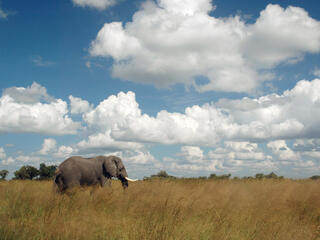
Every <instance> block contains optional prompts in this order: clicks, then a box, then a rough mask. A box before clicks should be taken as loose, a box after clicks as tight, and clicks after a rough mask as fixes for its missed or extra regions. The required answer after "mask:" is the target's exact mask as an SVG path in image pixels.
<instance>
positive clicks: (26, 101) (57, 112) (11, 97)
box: [0, 83, 80, 135]
mask: <svg viewBox="0 0 320 240" xmlns="http://www.w3.org/2000/svg"><path fill="white" fill-rule="evenodd" d="M42 101H46V102H42ZM79 127H80V123H77V122H73V121H72V119H71V118H70V117H69V116H68V106H67V103H66V102H65V101H63V100H61V99H53V98H52V97H50V96H49V95H48V94H47V93H46V89H45V88H44V87H42V86H40V85H39V84H37V83H33V84H32V86H31V87H28V88H23V87H14V88H9V89H6V90H4V92H3V95H2V96H1V98H0V133H1V132H2V133H4V132H15V133H22V132H23V133H45V134H53V135H64V134H75V133H76V132H77V129H78V128H79Z"/></svg>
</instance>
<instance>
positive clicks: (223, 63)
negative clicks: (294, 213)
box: [90, 0, 320, 92]
mask: <svg viewBox="0 0 320 240" xmlns="http://www.w3.org/2000/svg"><path fill="white" fill-rule="evenodd" d="M213 9H214V6H213V5H212V2H211V0H201V1H199V0H188V1H181V0H172V1H169V0H158V1H156V2H153V1H147V2H145V3H144V4H143V5H142V7H141V9H140V10H139V11H137V12H136V13H135V14H134V15H133V18H132V22H128V23H126V24H124V23H121V22H111V23H106V24H104V26H103V27H102V29H101V30H100V31H99V32H98V34H97V37H96V39H95V40H94V41H92V43H91V46H90V54H91V55H92V56H102V57H111V58H113V59H114V63H113V66H112V73H113V76H115V77H119V78H122V79H125V80H130V81H134V82H140V83H148V84H153V85H155V86H157V87H168V86H170V85H174V84H177V83H183V84H185V85H186V86H194V87H195V89H197V90H198V91H209V90H215V91H228V92H252V91H254V90H255V89H256V88H257V87H259V86H260V85H261V83H262V82H263V81H266V80H270V79H272V78H273V74H272V68H274V67H276V66H277V65H279V64H281V63H294V62H297V61H300V60H301V59H302V58H303V56H304V54H306V53H317V52H319V51H320V41H319V40H320V22H319V21H317V20H315V19H312V18H311V17H310V16H309V15H308V13H307V12H306V11H305V10H304V9H302V8H299V7H292V6H289V7H287V8H282V7H280V6H279V5H272V4H269V5H268V6H267V7H266V8H265V9H264V10H263V11H261V13H260V16H259V18H258V19H257V20H256V22H255V23H253V24H248V23H246V22H245V21H244V20H243V19H242V18H241V17H239V16H234V17H228V18H216V17H214V16H211V15H209V12H210V11H211V10H213ZM213 15H214V13H213ZM200 76H201V77H203V78H204V79H207V82H206V83H202V84H201V83H199V82H197V81H196V79H197V77H200Z"/></svg>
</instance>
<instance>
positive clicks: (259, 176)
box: [256, 173, 266, 179]
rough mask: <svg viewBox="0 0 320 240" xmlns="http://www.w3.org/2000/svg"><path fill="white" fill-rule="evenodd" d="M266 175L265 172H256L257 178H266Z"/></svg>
mask: <svg viewBox="0 0 320 240" xmlns="http://www.w3.org/2000/svg"><path fill="white" fill-rule="evenodd" d="M265 177H266V176H265V175H264V174H263V173H257V174H256V178H257V179H262V178H265Z"/></svg>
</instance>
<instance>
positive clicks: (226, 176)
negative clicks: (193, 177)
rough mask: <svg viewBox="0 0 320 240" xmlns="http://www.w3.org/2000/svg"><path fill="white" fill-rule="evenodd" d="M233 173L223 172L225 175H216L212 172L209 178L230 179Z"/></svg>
mask: <svg viewBox="0 0 320 240" xmlns="http://www.w3.org/2000/svg"><path fill="white" fill-rule="evenodd" d="M230 177H231V174H230V173H229V174H223V175H220V176H218V175H216V174H215V173H211V174H210V176H209V177H208V178H209V179H219V180H226V179H230Z"/></svg>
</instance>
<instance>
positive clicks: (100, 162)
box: [54, 156, 128, 192]
mask: <svg viewBox="0 0 320 240" xmlns="http://www.w3.org/2000/svg"><path fill="white" fill-rule="evenodd" d="M112 177H116V178H118V179H119V180H120V181H121V183H122V186H123V188H127V187H128V181H127V180H126V179H125V177H128V174H127V171H126V169H125V167H124V165H123V163H122V161H121V159H120V158H118V157H116V156H108V157H105V156H98V157H94V158H83V157H79V156H74V157H70V158H68V159H66V160H65V161H63V162H62V163H61V164H60V165H59V167H58V168H57V170H56V173H55V177H54V184H55V185H56V186H57V188H58V191H59V192H64V191H65V190H67V189H69V188H72V187H75V186H85V185H87V186H90V185H97V184H99V185H100V186H101V187H103V186H104V184H105V182H106V181H107V180H110V179H111V178H112ZM108 182H110V181H108Z"/></svg>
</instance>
